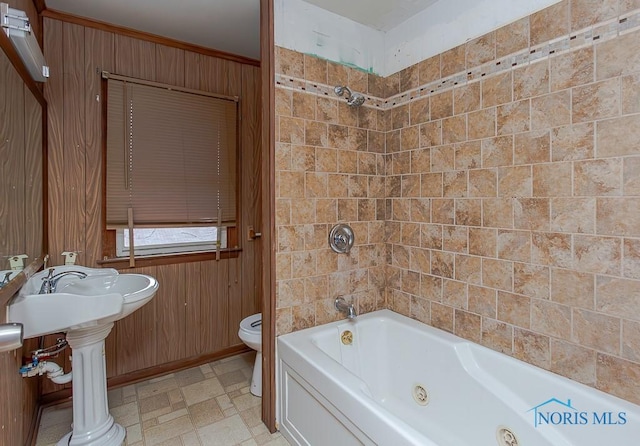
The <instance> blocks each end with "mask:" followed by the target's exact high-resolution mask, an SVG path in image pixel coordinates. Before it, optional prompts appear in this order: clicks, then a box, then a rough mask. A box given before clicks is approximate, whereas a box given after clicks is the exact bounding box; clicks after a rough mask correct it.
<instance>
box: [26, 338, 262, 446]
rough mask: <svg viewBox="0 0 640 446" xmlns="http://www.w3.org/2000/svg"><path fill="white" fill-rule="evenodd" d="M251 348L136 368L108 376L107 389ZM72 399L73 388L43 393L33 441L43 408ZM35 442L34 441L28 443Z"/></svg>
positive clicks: (242, 345)
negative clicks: (121, 373)
mask: <svg viewBox="0 0 640 446" xmlns="http://www.w3.org/2000/svg"><path fill="white" fill-rule="evenodd" d="M250 351H251V349H250V348H249V347H247V346H246V345H244V344H239V345H234V346H232V347H228V348H225V349H223V350H219V351H217V352H214V353H207V354H205V355H199V356H194V357H191V358H187V359H181V360H179V361H173V362H167V363H165V364H161V365H158V366H155V367H149V368H147V369H142V370H136V371H135V372H131V373H126V374H124V375H119V376H114V377H111V378H107V389H109V390H111V389H116V388H118V387H122V386H127V385H129V384H135V383H137V382H140V381H144V380H147V379H150V378H156V377H158V376H162V375H166V374H168V373H174V372H179V371H180V370H184V369H189V368H191V367H196V366H199V365H202V364H206V363H208V362H213V361H217V360H219V359H224V358H227V357H229V356H235V355H239V354H240V353H245V352H250ZM69 401H71V389H62V390H58V391H57V392H52V393H48V394H46V395H43V396H42V397H41V398H40V400H39V402H38V415H37V422H36V424H35V431H34V433H33V434H32V436H33V437H34V438H33V441H34V442H35V437H36V434H37V430H38V425H39V424H40V416H41V412H42V409H44V408H45V407H50V406H55V405H58V404H62V403H65V402H69ZM27 444H33V443H27Z"/></svg>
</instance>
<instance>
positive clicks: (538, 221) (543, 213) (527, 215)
mask: <svg viewBox="0 0 640 446" xmlns="http://www.w3.org/2000/svg"><path fill="white" fill-rule="evenodd" d="M513 223H514V226H515V227H516V229H531V230H534V231H538V230H539V231H545V230H548V229H549V199H546V198H516V199H515V200H514V203H513Z"/></svg>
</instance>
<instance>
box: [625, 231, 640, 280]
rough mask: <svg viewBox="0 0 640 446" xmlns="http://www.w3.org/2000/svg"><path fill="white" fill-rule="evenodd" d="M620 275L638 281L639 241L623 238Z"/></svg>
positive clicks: (639, 268) (639, 274) (639, 265)
mask: <svg viewBox="0 0 640 446" xmlns="http://www.w3.org/2000/svg"><path fill="white" fill-rule="evenodd" d="M622 274H623V275H624V276H625V277H629V278H632V279H640V240H638V239H629V238H625V239H624V241H623V245H622Z"/></svg>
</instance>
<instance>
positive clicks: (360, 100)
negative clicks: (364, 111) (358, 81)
mask: <svg viewBox="0 0 640 446" xmlns="http://www.w3.org/2000/svg"><path fill="white" fill-rule="evenodd" d="M333 91H334V92H335V94H337V95H338V96H344V94H345V93H346V96H345V98H346V99H347V105H349V106H350V107H360V106H361V105H362V104H364V96H363V95H362V94H360V93H356V92H355V91H351V89H350V88H349V87H347V86H346V85H344V86H340V85H336V86H335V87H334V89H333Z"/></svg>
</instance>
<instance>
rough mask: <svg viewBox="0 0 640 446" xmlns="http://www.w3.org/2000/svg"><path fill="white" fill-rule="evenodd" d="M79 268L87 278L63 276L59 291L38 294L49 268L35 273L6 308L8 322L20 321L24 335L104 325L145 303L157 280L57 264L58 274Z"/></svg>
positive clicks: (111, 271) (153, 291)
mask: <svg viewBox="0 0 640 446" xmlns="http://www.w3.org/2000/svg"><path fill="white" fill-rule="evenodd" d="M63 271H80V272H84V273H86V274H88V276H87V277H86V278H84V279H80V278H78V277H75V276H71V275H70V276H64V277H62V278H61V279H60V281H59V282H58V285H57V288H56V292H55V293H50V294H38V292H39V290H40V286H41V284H42V278H43V277H46V275H47V274H48V271H43V272H40V273H38V274H35V275H34V276H33V277H32V278H31V279H29V281H27V284H25V286H24V287H23V289H22V290H21V291H20V293H19V294H18V296H17V297H16V298H15V299H13V301H11V302H10V304H9V305H8V307H7V321H9V322H21V323H22V324H23V326H24V337H25V338H32V337H37V336H43V335H46V334H51V333H59V332H69V331H71V330H75V329H80V328H89V327H95V326H99V325H104V324H107V323H110V322H114V321H117V320H119V319H122V318H123V317H125V316H128V315H129V314H131V313H132V312H134V311H135V310H137V309H138V308H140V307H141V306H143V305H144V304H146V303H147V302H148V301H149V300H151V298H153V296H154V295H155V293H156V291H157V290H158V282H157V281H156V279H154V278H153V277H151V276H147V275H144V274H118V272H117V271H116V270H113V269H94V268H85V267H79V266H75V265H72V266H65V267H56V268H55V273H56V274H57V273H59V272H63Z"/></svg>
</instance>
